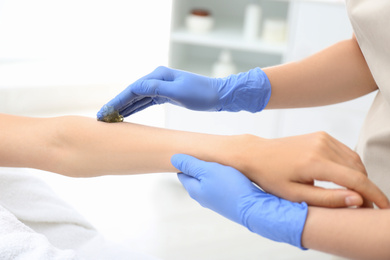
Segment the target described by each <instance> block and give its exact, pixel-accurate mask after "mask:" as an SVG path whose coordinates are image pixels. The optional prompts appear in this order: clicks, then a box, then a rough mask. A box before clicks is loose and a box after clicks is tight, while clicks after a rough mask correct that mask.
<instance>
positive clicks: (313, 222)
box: [302, 207, 390, 260]
mask: <svg viewBox="0 0 390 260" xmlns="http://www.w3.org/2000/svg"><path fill="white" fill-rule="evenodd" d="M389 230H390V210H388V209H387V210H375V209H325V208H317V207H309V211H308V216H307V219H306V224H305V228H304V230H303V234H302V244H303V246H304V247H307V248H311V249H315V250H319V251H322V252H327V253H331V254H335V255H339V256H343V257H347V258H351V259H378V260H379V259H390V248H389V245H390V232H389Z"/></svg>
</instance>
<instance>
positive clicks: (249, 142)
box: [234, 132, 390, 208]
mask: <svg viewBox="0 0 390 260" xmlns="http://www.w3.org/2000/svg"><path fill="white" fill-rule="evenodd" d="M246 138H247V139H246V140H243V141H242V142H241V143H242V145H236V147H237V148H236V150H237V151H236V152H237V154H240V156H239V159H238V160H237V161H238V162H239V165H234V167H235V168H236V169H238V170H240V171H241V172H242V173H244V174H245V175H246V176H247V177H248V178H249V179H251V180H252V181H253V182H255V183H256V184H258V185H259V186H260V187H261V188H262V189H264V190H265V191H266V192H269V193H271V194H274V195H276V196H278V197H281V198H284V199H288V200H290V201H296V202H300V201H305V202H307V204H309V205H313V206H323V207H346V206H361V205H362V204H363V198H365V199H367V200H368V201H372V202H374V203H375V204H376V205H377V206H378V207H380V208H389V206H390V203H389V200H388V199H387V197H386V196H385V195H384V194H383V192H382V191H381V190H380V189H379V188H378V187H377V186H376V185H375V184H374V183H372V182H371V181H370V180H369V179H368V178H367V173H366V170H365V167H364V165H363V163H362V161H361V159H360V157H359V156H358V155H357V153H355V152H354V151H352V150H351V149H350V148H348V147H347V146H345V145H344V144H342V143H340V142H339V141H337V140H336V139H334V138H333V137H331V136H330V135H328V134H326V133H324V132H317V133H312V134H306V135H300V136H292V137H285V138H277V139H262V138H259V137H257V136H250V135H248V136H246ZM315 180H318V181H328V182H333V183H336V184H338V185H340V186H343V187H345V188H347V190H345V189H323V188H320V187H316V186H314V181H315ZM368 201H365V203H364V204H363V206H370V203H369V202H368Z"/></svg>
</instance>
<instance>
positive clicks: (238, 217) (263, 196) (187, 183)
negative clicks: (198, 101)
mask: <svg viewBox="0 0 390 260" xmlns="http://www.w3.org/2000/svg"><path fill="white" fill-rule="evenodd" d="M171 162H172V164H173V166H175V167H176V168H177V169H178V170H180V171H181V172H182V173H178V177H179V180H180V181H181V183H182V184H183V186H184V188H185V189H186V190H187V191H188V193H189V194H190V196H191V197H192V198H193V199H195V200H196V201H198V202H199V203H200V205H202V206H203V207H205V208H209V209H211V210H213V211H215V212H217V213H219V214H221V215H222V216H224V217H226V218H228V219H230V220H232V221H234V222H237V223H239V224H241V225H243V226H245V227H247V228H248V229H249V230H250V231H252V232H254V233H257V234H259V235H261V236H263V237H266V238H269V239H271V240H274V241H278V242H285V243H288V244H291V245H294V246H296V247H299V248H301V249H304V248H303V247H302V245H301V236H302V231H303V227H304V225H305V221H306V216H307V204H306V203H293V202H290V201H287V200H284V199H280V198H278V197H275V196H273V195H271V194H267V193H265V192H263V191H261V190H260V189H259V188H258V187H256V186H255V185H254V184H253V183H252V182H251V181H250V180H249V179H247V178H246V177H245V176H244V175H243V174H242V173H240V172H239V171H237V170H236V169H234V168H231V167H228V166H223V165H220V164H217V163H210V162H205V161H201V160H198V159H196V158H194V157H191V156H189V155H184V154H176V155H173V156H172V158H171Z"/></svg>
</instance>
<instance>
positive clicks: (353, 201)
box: [345, 196, 362, 206]
mask: <svg viewBox="0 0 390 260" xmlns="http://www.w3.org/2000/svg"><path fill="white" fill-rule="evenodd" d="M361 202H362V199H361V198H360V197H358V196H349V197H346V198H345V204H346V205H347V206H359V205H360V204H361Z"/></svg>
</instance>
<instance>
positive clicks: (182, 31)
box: [0, 0, 372, 260]
mask: <svg viewBox="0 0 390 260" xmlns="http://www.w3.org/2000/svg"><path fill="white" fill-rule="evenodd" d="M194 8H197V9H199V8H200V9H202V10H204V11H207V15H205V16H204V15H203V16H202V17H201V18H200V19H199V17H197V14H196V13H195V14H194V13H192V12H191V11H192V10H193V9H194ZM351 35H352V29H351V27H350V24H349V21H348V17H347V14H346V11H345V6H344V3H343V1H337V0H328V1H326V0H323V1H314V0H312V1H310V0H295V1H288V0H284V1H278V0H259V1H242V0H226V1H223V0H213V1H210V0H198V1H196V0H144V1H128V0H110V1H96V0H94V1H92V0H77V1H75V0H68V1H59V0H35V1H29V0H0V112H1V113H10V114H17V115H27V116H41V117H47V116H58V115H69V114H72V115H84V116H89V117H95V114H96V112H97V111H98V110H99V109H100V107H101V106H102V105H104V104H105V103H106V102H107V101H108V100H110V99H111V98H112V97H114V96H115V95H116V94H117V93H118V92H119V91H121V90H122V89H124V88H125V87H126V86H128V85H129V84H131V83H132V82H133V81H135V80H136V79H138V78H140V77H142V76H144V75H145V74H148V73H150V72H151V71H152V70H154V69H155V68H156V67H157V66H160V65H165V66H170V67H174V68H178V69H185V70H189V71H192V72H195V73H200V74H204V75H207V76H216V75H223V74H224V73H225V74H226V73H227V74H229V73H238V72H241V71H246V70H248V69H250V68H253V67H255V66H260V67H265V66H272V65H276V64H280V63H285V62H290V61H294V60H299V59H302V58H304V57H306V56H308V55H310V54H312V53H314V52H316V51H318V50H320V49H322V48H325V47H327V46H329V45H331V44H333V43H335V42H337V41H340V40H343V39H346V38H348V37H350V36H351ZM371 100H372V95H368V96H366V97H363V98H360V99H358V100H354V101H350V102H346V103H343V104H338V105H332V106H327V107H319V108H314V109H293V110H288V111H263V112H261V113H259V114H250V113H246V112H239V113H231V114H229V113H218V114H217V113H202V112H192V111H186V110H184V109H180V108H177V107H172V106H168V105H161V106H156V107H152V108H149V109H147V110H145V111H142V112H140V113H138V114H136V115H134V116H131V117H130V118H128V119H126V121H128V122H135V123H141V124H147V125H152V126H157V127H167V128H172V129H180V130H189V131H197V132H204V133H216V134H241V133H252V134H256V135H259V136H262V137H266V138H276V137H282V136H289V135H297V134H304V133H309V132H314V131H320V130H322V131H327V132H328V133H330V134H331V135H333V136H334V137H336V138H337V139H339V140H340V141H342V142H344V143H345V144H347V145H348V146H350V147H351V148H353V147H354V145H355V143H356V140H357V137H358V132H359V128H360V126H361V124H362V122H363V119H364V116H365V113H366V111H367V109H368V107H369V105H370V103H371ZM29 171H31V174H34V175H36V176H38V177H39V178H43V179H44V180H45V181H46V182H48V183H49V184H50V185H51V186H52V187H53V189H54V190H55V191H56V192H57V193H58V194H59V195H60V196H61V197H62V198H63V199H64V200H65V201H67V202H68V203H70V204H71V205H72V206H74V207H75V208H76V209H77V210H78V211H80V212H81V213H82V214H83V215H84V216H85V217H86V218H87V219H89V220H90V221H91V222H92V224H93V225H94V226H95V227H96V228H97V229H98V230H100V231H101V232H102V233H103V234H104V235H105V236H106V237H108V238H109V239H111V240H113V241H116V242H118V243H122V244H124V245H126V246H129V247H132V248H135V249H137V250H140V251H144V252H147V253H149V254H152V255H155V256H157V257H160V258H162V259H225V260H226V259H330V258H331V257H330V256H329V255H326V254H322V253H319V252H315V251H311V250H309V251H300V250H298V249H295V248H293V247H291V246H288V245H283V244H279V243H274V242H271V241H268V240H266V239H263V238H261V237H259V236H257V235H254V234H251V233H250V232H249V231H247V230H246V229H245V228H243V227H241V226H239V225H237V224H235V223H231V222H230V221H228V220H225V219H224V218H222V217H220V216H218V215H217V214H215V213H213V212H211V211H209V210H207V209H203V208H202V207H200V206H199V205H198V204H197V203H196V202H194V201H192V200H191V199H190V198H189V196H188V194H187V193H186V192H185V190H184V189H183V188H182V187H181V185H180V183H179V182H178V180H177V178H176V174H175V173H164V174H159V173H156V174H149V175H136V176H110V177H99V178H93V179H72V178H67V177H63V176H59V175H56V174H53V173H48V172H42V171H38V170H29ZM319 185H324V186H327V185H330V184H326V183H319ZM329 187H331V185H330V186H329Z"/></svg>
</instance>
